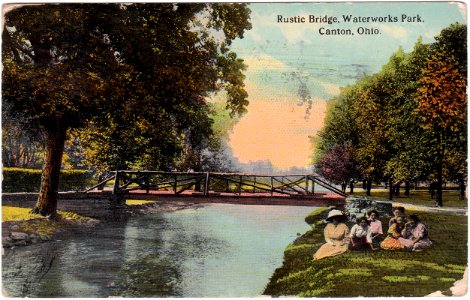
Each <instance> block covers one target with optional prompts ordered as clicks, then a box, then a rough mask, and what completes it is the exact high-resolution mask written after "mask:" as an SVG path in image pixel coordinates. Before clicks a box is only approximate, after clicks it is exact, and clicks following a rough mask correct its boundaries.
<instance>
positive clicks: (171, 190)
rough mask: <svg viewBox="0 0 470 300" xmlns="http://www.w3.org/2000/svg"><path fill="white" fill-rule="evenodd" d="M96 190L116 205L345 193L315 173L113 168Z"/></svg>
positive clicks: (330, 200)
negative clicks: (160, 199)
mask: <svg viewBox="0 0 470 300" xmlns="http://www.w3.org/2000/svg"><path fill="white" fill-rule="evenodd" d="M316 186H320V187H322V191H316ZM96 190H108V191H109V190H111V191H112V195H113V200H114V202H115V204H116V205H119V204H123V203H124V202H125V199H132V198H134V199H155V198H157V197H161V196H170V197H171V196H173V197H174V196H186V197H188V196H190V197H191V198H197V197H198V196H202V197H199V198H205V199H212V200H216V199H219V200H220V201H210V202H224V200H222V199H225V200H227V199H237V201H236V202H241V203H243V201H244V200H248V199H254V198H255V199H258V200H259V201H256V203H253V204H260V203H261V202H262V200H261V199H264V200H267V199H270V200H271V201H268V202H270V203H266V204H274V203H273V201H275V200H276V199H277V200H278V202H280V203H279V204H283V203H282V202H283V201H282V200H290V201H287V202H286V201H284V202H286V203H285V204H287V205H289V203H292V204H294V205H295V203H294V202H295V201H293V200H299V201H308V200H314V202H315V203H312V204H313V205H318V202H319V201H320V202H324V203H323V205H328V204H330V205H337V204H338V201H340V202H342V201H344V199H345V198H346V197H347V196H348V195H347V194H345V193H343V192H342V191H341V190H339V189H338V188H336V187H335V186H333V185H332V184H330V183H328V182H327V181H325V180H324V179H322V178H321V177H319V176H318V175H315V174H301V175H298V174H293V175H258V174H243V173H216V172H163V171H115V172H114V174H113V175H112V176H110V177H108V178H106V179H105V180H103V181H102V182H100V183H99V184H97V185H95V186H93V187H91V188H89V189H88V190H87V192H92V191H96ZM325 190H327V191H329V192H325ZM264 200H263V201H264ZM321 200H324V201H321ZM245 202H246V201H245ZM265 202H266V201H265ZM245 204H249V203H245ZM304 204H307V203H306V202H304Z"/></svg>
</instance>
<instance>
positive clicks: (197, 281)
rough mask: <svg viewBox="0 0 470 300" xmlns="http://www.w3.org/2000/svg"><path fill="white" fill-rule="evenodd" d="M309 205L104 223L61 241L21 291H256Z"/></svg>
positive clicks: (302, 227)
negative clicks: (34, 283) (31, 285)
mask: <svg viewBox="0 0 470 300" xmlns="http://www.w3.org/2000/svg"><path fill="white" fill-rule="evenodd" d="M313 209H314V208H312V207H286V206H244V205H230V204H211V205H207V206H204V207H200V208H197V209H187V210H182V211H178V212H162V213H156V214H152V215H146V216H138V217H133V218H131V219H130V220H129V221H127V222H126V223H110V224H107V226H101V227H98V228H97V230H96V231H95V232H94V233H93V234H88V235H86V236H85V235H84V236H78V237H74V238H72V239H70V240H68V241H66V242H63V243H62V244H61V246H60V247H59V249H57V250H56V252H55V253H56V254H55V259H54V260H53V263H52V266H51V269H50V270H49V272H48V273H47V274H46V275H45V276H44V277H43V278H42V279H41V281H40V283H39V286H38V288H37V289H36V290H35V291H34V292H30V293H29V294H27V295H19V296H35V297H108V296H124V297H218V296H224V297H253V296H258V295H260V294H261V293H262V292H263V290H264V287H265V285H266V284H267V282H268V280H269V278H270V276H271V275H272V273H273V272H274V270H275V268H276V267H278V266H280V265H281V264H282V258H283V251H284V249H285V247H286V246H287V245H288V244H289V243H290V242H292V241H293V240H294V239H295V237H296V235H297V233H303V232H305V231H306V230H307V229H308V226H307V224H306V223H305V222H304V217H305V216H306V215H307V214H308V213H309V212H311V211H312V210H313ZM4 284H5V286H7V284H8V282H7V283H5V280H4Z"/></svg>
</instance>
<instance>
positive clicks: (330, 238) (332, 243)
mask: <svg viewBox="0 0 470 300" xmlns="http://www.w3.org/2000/svg"><path fill="white" fill-rule="evenodd" d="M345 219H346V217H345V215H344V214H343V213H342V212H341V211H340V210H337V209H333V210H331V211H330V212H329V213H328V217H327V218H326V220H327V221H328V222H329V223H328V224H327V225H326V226H325V241H326V243H325V244H323V245H322V246H321V247H320V248H319V249H318V250H317V252H316V253H315V255H314V256H313V258H314V259H315V260H318V259H322V258H325V257H328V256H335V255H339V254H341V253H344V252H346V251H348V245H349V228H348V226H346V224H344V223H343V222H344V221H345Z"/></svg>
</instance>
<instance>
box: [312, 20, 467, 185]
mask: <svg viewBox="0 0 470 300" xmlns="http://www.w3.org/2000/svg"><path fill="white" fill-rule="evenodd" d="M464 38H466V25H461V24H453V25H451V26H449V27H448V28H445V29H443V30H442V32H441V33H440V35H439V36H437V37H436V42H435V43H433V44H430V45H426V44H423V43H422V41H421V39H418V41H417V42H416V44H415V46H414V48H413V50H412V51H411V52H410V53H405V52H404V51H403V50H402V49H401V48H399V49H398V50H397V51H396V52H395V53H393V54H392V55H391V57H390V59H389V61H388V63H387V64H385V65H384V66H383V67H382V70H381V71H380V72H378V73H376V74H373V75H371V76H365V77H364V78H362V79H361V80H359V81H358V82H356V83H355V84H353V85H352V86H349V87H347V88H345V89H343V90H342V91H341V94H340V95H339V96H338V97H337V98H335V99H333V100H332V102H331V105H329V107H328V111H327V117H326V122H325V127H324V128H323V129H322V131H321V132H320V133H319V135H318V138H316V139H315V140H314V143H315V158H314V164H315V165H316V167H317V168H318V167H319V166H320V162H321V161H322V160H323V159H324V158H325V156H327V155H329V154H330V153H331V151H330V150H331V149H334V147H337V146H338V145H340V146H342V145H346V144H348V145H350V146H351V148H352V149H354V152H353V153H354V155H355V161H356V162H357V164H356V165H355V168H357V171H358V173H359V174H360V175H358V177H359V178H361V177H362V178H363V177H372V178H374V179H375V180H388V179H390V178H393V180H394V181H395V182H398V181H406V180H434V178H436V177H437V176H438V174H442V173H443V174H444V175H445V176H446V178H447V179H448V180H455V179H458V176H457V175H456V174H465V173H466V163H465V160H464V157H466V156H467V154H466V153H467V149H466V144H467V142H466V141H467V138H466V133H467V128H466V119H467V113H466V103H467V102H466V96H465V86H466V73H465V72H459V71H458V70H461V68H462V67H463V66H465V69H466V41H465V39H464ZM439 53H445V54H444V55H439ZM463 54H465V55H463ZM453 57H454V58H453ZM451 61H456V63H450V62H451ZM423 117H426V120H423ZM439 124H444V125H442V126H441V125H439ZM438 125H439V126H440V127H444V128H445V130H444V131H443V130H440V129H439V128H437V127H436V126H438ZM444 133H445V134H444ZM443 145H445V146H443ZM439 166H440V167H439ZM439 168H440V169H441V170H442V168H444V170H443V171H439ZM351 171H354V170H351ZM460 176H461V175H460Z"/></svg>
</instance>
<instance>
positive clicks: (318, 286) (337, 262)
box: [264, 208, 468, 297]
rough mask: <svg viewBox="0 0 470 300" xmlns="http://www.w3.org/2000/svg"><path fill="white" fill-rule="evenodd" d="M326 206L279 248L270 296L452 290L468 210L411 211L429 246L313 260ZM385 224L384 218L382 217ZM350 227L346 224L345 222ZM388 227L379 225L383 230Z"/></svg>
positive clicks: (462, 256)
mask: <svg viewBox="0 0 470 300" xmlns="http://www.w3.org/2000/svg"><path fill="white" fill-rule="evenodd" d="M327 210H328V209H327V208H321V209H318V210H316V211H314V212H313V213H312V214H310V215H309V216H307V218H306V222H307V223H309V224H311V225H312V228H311V229H310V230H309V231H308V232H306V233H305V234H304V235H302V236H301V237H299V238H297V239H296V240H295V242H294V243H292V244H291V245H289V246H288V247H287V248H286V250H285V252H284V263H283V265H282V267H280V268H278V269H276V271H275V273H274V275H273V276H272V277H271V280H270V282H269V284H268V286H267V287H266V290H265V291H264V294H266V295H271V296H298V297H359V296H365V297H391V296H393V297H399V296H406V297H422V296H426V295H429V294H431V293H435V292H436V291H441V293H442V294H443V295H446V296H450V295H452V290H451V288H452V287H453V284H454V282H456V281H458V280H460V279H462V277H463V275H464V272H465V268H466V267H467V251H468V250H467V231H468V224H467V223H468V222H467V216H462V215H455V214H448V213H442V212H439V213H436V212H425V211H407V213H416V214H418V215H419V216H420V218H421V220H422V221H423V222H424V223H425V224H426V225H427V227H428V229H429V232H430V238H431V240H432V241H433V243H434V244H433V246H432V247H431V248H430V249H427V250H425V251H422V252H404V251H403V252H402V251H385V250H379V251H364V252H347V253H345V254H343V255H340V256H336V257H328V258H325V259H322V260H318V261H313V254H314V253H315V251H316V250H317V249H318V248H319V247H320V246H321V245H322V244H323V243H324V237H323V230H324V226H325V224H324V223H323V221H322V220H323V219H324V218H325V213H326V211H327ZM382 224H384V225H385V224H388V219H382ZM349 227H351V226H349ZM386 229H387V227H386V226H384V231H385V230H386Z"/></svg>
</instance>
